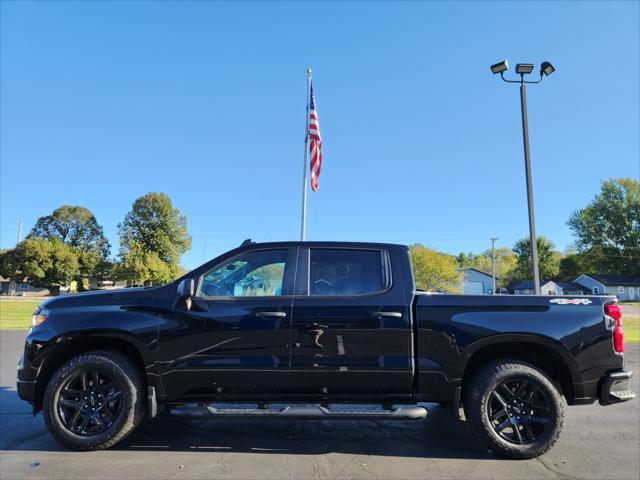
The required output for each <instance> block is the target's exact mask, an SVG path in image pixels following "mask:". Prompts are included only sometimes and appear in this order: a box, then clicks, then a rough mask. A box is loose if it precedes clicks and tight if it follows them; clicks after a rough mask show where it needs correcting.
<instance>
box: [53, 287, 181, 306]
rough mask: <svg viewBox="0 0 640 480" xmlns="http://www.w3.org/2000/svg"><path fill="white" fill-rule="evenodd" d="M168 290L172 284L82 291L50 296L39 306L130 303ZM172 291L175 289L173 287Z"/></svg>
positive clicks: (163, 295) (157, 297)
mask: <svg viewBox="0 0 640 480" xmlns="http://www.w3.org/2000/svg"><path fill="white" fill-rule="evenodd" d="M170 290H172V284H168V285H163V286H161V287H148V288H142V287H140V288H119V289H116V290H100V291H94V292H83V293H75V294H69V295H63V296H60V297H54V298H51V299H48V300H45V301H44V302H42V304H41V306H42V307H43V308H46V309H52V308H69V307H86V306H98V305H117V304H120V305H130V304H136V303H139V302H141V301H143V300H148V299H159V298H161V297H166V296H167V294H168V293H169V291H170ZM172 291H175V288H173V290H172ZM174 293H175V292H174Z"/></svg>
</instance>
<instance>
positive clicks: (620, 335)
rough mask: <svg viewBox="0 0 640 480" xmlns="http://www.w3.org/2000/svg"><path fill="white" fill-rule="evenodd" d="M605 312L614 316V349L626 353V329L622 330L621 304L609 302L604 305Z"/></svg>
mask: <svg viewBox="0 0 640 480" xmlns="http://www.w3.org/2000/svg"><path fill="white" fill-rule="evenodd" d="M604 313H605V314H607V315H608V316H610V317H611V318H613V320H614V322H615V324H614V327H613V332H612V337H613V349H614V350H615V351H616V352H618V353H624V330H622V310H621V309H620V305H618V304H615V303H607V304H606V305H605V306H604Z"/></svg>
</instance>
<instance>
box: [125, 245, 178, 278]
mask: <svg viewBox="0 0 640 480" xmlns="http://www.w3.org/2000/svg"><path fill="white" fill-rule="evenodd" d="M178 274H179V271H176V270H174V269H172V268H171V266H170V265H169V264H168V263H167V262H165V261H164V260H162V259H161V258H160V257H159V256H158V254H157V253H155V252H149V251H145V250H144V249H143V248H142V245H140V244H139V243H137V242H136V241H132V242H131V243H130V246H129V249H128V250H127V251H126V252H124V253H123V254H122V256H121V258H120V262H119V263H118V264H117V265H116V267H115V269H114V275H115V277H116V278H121V279H124V280H136V281H141V282H151V283H152V284H163V283H168V282H170V281H171V280H173V279H174V278H176V276H178Z"/></svg>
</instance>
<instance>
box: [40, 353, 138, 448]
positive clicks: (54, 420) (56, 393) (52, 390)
mask: <svg viewBox="0 0 640 480" xmlns="http://www.w3.org/2000/svg"><path fill="white" fill-rule="evenodd" d="M145 389H146V385H145V379H144V373H143V370H142V369H141V368H140V366H139V365H138V364H136V362H135V360H134V359H133V358H132V357H130V356H129V355H126V354H124V353H122V352H115V351H110V350H96V351H92V352H87V353H82V354H80V355H78V356H76V357H73V358H71V359H69V360H67V361H66V362H65V363H63V364H62V365H60V367H59V368H58V369H57V370H56V371H55V372H54V374H53V375H52V377H51V379H50V380H49V382H48V384H47V388H46V391H45V392H44V396H43V401H42V411H43V414H44V421H45V424H46V425H47V428H48V429H49V431H50V432H51V434H52V435H53V436H54V437H55V439H56V440H57V441H58V442H60V443H61V444H62V445H64V446H66V447H68V448H71V449H74V450H102V449H105V448H109V447H112V446H113V445H116V444H117V443H118V442H120V441H122V440H123V439H124V438H125V437H126V436H127V435H129V434H130V433H131V432H132V431H133V430H134V429H135V428H136V427H137V426H138V424H139V423H140V422H141V421H142V418H143V417H144V413H145V409H146V397H145V395H144V392H145Z"/></svg>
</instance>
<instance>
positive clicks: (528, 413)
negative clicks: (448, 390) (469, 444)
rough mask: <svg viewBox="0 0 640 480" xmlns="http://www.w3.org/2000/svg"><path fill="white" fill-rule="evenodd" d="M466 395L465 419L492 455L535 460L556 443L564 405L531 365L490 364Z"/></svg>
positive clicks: (475, 377) (543, 377)
mask: <svg viewBox="0 0 640 480" xmlns="http://www.w3.org/2000/svg"><path fill="white" fill-rule="evenodd" d="M465 390H466V393H465V400H464V409H465V415H466V417H467V418H468V419H469V420H470V421H471V423H472V424H473V426H474V427H475V429H476V430H477V431H478V433H479V435H480V437H482V439H483V440H484V441H485V442H486V443H487V444H488V445H489V447H490V448H491V449H492V450H493V451H495V452H496V453H498V454H500V455H503V456H506V457H511V458H533V457H537V456H539V455H542V454H543V453H545V452H546V451H547V450H549V449H550V448H551V447H552V446H553V444H554V443H555V442H556V440H557V439H558V435H559V434H560V430H561V429H562V423H563V422H564V401H563V399H562V396H561V394H560V392H559V391H558V389H557V388H556V386H555V385H554V384H553V382H552V381H551V380H550V379H549V377H547V375H545V374H544V373H543V372H542V371H540V370H538V369H537V368H536V367H534V366H533V365H530V364H528V363H526V362H522V361H519V360H508V359H506V360H496V361H492V362H489V363H487V364H486V365H484V366H483V367H481V368H480V370H479V371H478V372H477V373H476V374H475V375H474V376H473V377H472V379H471V382H470V384H469V386H468V387H467V388H466V389H465Z"/></svg>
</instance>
